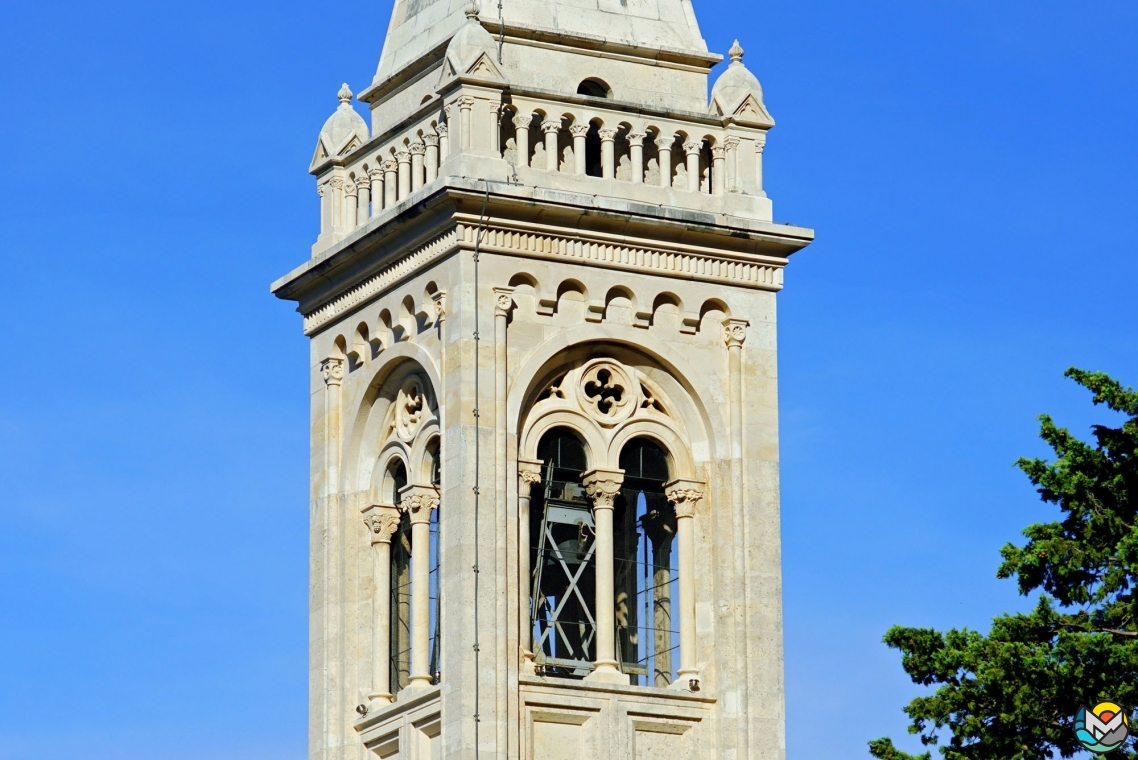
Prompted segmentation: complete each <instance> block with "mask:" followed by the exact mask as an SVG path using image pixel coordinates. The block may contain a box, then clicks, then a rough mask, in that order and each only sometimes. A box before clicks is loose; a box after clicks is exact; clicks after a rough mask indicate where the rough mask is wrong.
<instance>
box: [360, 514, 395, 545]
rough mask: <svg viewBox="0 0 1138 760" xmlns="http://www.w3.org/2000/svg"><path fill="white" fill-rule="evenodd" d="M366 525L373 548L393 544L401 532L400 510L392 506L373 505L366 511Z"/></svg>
mask: <svg viewBox="0 0 1138 760" xmlns="http://www.w3.org/2000/svg"><path fill="white" fill-rule="evenodd" d="M364 525H365V526H366V527H367V532H368V536H369V537H370V538H371V543H372V546H375V545H376V544H387V543H391V537H392V536H394V535H395V531H397V530H399V509H398V508H396V507H392V506H390V505H384V504H373V505H371V506H370V507H368V508H367V509H365V510H364Z"/></svg>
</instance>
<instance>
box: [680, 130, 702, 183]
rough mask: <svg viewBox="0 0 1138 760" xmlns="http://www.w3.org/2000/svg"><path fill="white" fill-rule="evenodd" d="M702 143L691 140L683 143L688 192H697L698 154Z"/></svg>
mask: <svg viewBox="0 0 1138 760" xmlns="http://www.w3.org/2000/svg"><path fill="white" fill-rule="evenodd" d="M702 150H703V143H701V142H696V141H694V140H693V141H691V142H686V143H684V155H685V156H687V160H688V192H692V193H698V192H699V154H700V152H701V151H702Z"/></svg>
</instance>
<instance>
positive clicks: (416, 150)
mask: <svg viewBox="0 0 1138 760" xmlns="http://www.w3.org/2000/svg"><path fill="white" fill-rule="evenodd" d="M408 150H409V151H410V152H411V155H412V156H421V155H423V154H424V153H426V152H427V146H426V145H425V144H423V143H420V142H416V143H411V147H410V148H409V149H408Z"/></svg>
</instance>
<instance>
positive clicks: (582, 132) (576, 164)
mask: <svg viewBox="0 0 1138 760" xmlns="http://www.w3.org/2000/svg"><path fill="white" fill-rule="evenodd" d="M569 134H571V135H573V171H574V172H575V173H577V174H584V173H585V168H586V167H585V138H587V137H588V136H589V125H588V124H574V125H573V126H571V127H569Z"/></svg>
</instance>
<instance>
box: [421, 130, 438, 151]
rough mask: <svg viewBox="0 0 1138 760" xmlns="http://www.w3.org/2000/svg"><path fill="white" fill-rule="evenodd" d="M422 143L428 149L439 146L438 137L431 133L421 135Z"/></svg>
mask: <svg viewBox="0 0 1138 760" xmlns="http://www.w3.org/2000/svg"><path fill="white" fill-rule="evenodd" d="M423 142H424V143H425V144H426V145H427V147H428V148H430V147H434V146H436V145H438V144H439V136H438V135H437V134H434V133H432V132H428V133H427V134H425V135H423Z"/></svg>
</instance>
